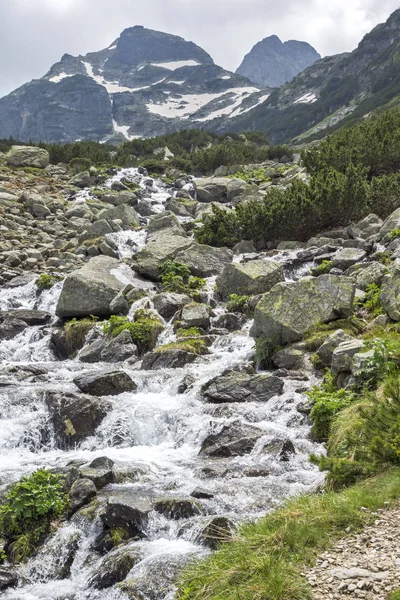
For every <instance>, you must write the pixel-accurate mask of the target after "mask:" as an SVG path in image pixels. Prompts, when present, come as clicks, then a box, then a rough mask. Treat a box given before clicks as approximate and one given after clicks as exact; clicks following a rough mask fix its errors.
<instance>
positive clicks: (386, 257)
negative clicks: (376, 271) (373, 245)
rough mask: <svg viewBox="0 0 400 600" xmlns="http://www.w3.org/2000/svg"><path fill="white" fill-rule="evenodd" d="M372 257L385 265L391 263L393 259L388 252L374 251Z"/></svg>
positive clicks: (388, 265)
mask: <svg viewBox="0 0 400 600" xmlns="http://www.w3.org/2000/svg"><path fill="white" fill-rule="evenodd" d="M373 258H374V259H375V260H377V261H378V262H380V263H382V264H383V265H385V266H387V267H390V265H391V264H393V259H392V257H391V256H390V254H389V252H375V254H374V255H373Z"/></svg>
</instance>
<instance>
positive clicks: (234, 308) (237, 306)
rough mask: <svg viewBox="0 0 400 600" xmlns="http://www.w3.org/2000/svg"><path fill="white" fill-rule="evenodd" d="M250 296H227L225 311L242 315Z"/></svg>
mask: <svg viewBox="0 0 400 600" xmlns="http://www.w3.org/2000/svg"><path fill="white" fill-rule="evenodd" d="M249 297H250V296H239V295H238V294H231V295H230V296H229V300H228V303H227V305H226V309H227V311H228V312H234V313H235V312H238V313H244V312H246V311H247V302H248V299H249Z"/></svg>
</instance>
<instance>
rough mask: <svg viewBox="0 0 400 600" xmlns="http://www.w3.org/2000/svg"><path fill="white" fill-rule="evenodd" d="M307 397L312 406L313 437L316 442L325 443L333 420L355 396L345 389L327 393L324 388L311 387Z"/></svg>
mask: <svg viewBox="0 0 400 600" xmlns="http://www.w3.org/2000/svg"><path fill="white" fill-rule="evenodd" d="M328 389H329V388H328ZM307 395H308V397H309V399H310V401H311V402H312V403H313V405H314V406H313V408H312V411H311V415H310V417H311V420H312V422H313V427H312V432H313V435H314V437H315V439H317V440H318V441H326V440H327V439H328V437H329V433H330V429H331V424H332V421H333V418H334V417H335V416H336V415H337V414H338V413H339V412H340V411H341V410H343V409H344V408H346V407H347V406H349V405H350V404H351V403H353V402H354V401H355V400H356V396H355V394H354V393H353V392H349V391H347V390H345V389H341V390H336V391H327V389H326V388H324V387H321V388H318V387H313V388H312V389H311V390H310V391H309V392H308V393H307Z"/></svg>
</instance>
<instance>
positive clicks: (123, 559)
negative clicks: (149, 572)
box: [90, 545, 143, 590]
mask: <svg viewBox="0 0 400 600" xmlns="http://www.w3.org/2000/svg"><path fill="white" fill-rule="evenodd" d="M142 559H143V552H142V551H141V550H140V548H132V547H129V546H127V545H125V546H122V547H119V548H116V549H115V550H112V551H111V552H109V553H108V554H107V556H105V557H104V558H103V560H102V561H101V563H100V565H99V567H98V569H97V572H96V574H95V575H94V576H93V578H92V579H91V581H90V584H91V585H92V586H93V587H94V588H96V589H98V590H104V589H106V588H109V587H111V586H113V585H114V584H116V583H119V582H120V581H123V580H124V579H125V577H126V576H127V575H128V573H129V571H130V570H131V569H132V567H134V566H135V565H136V564H137V563H138V562H140V561H141V560H142Z"/></svg>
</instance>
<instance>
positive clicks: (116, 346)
mask: <svg viewBox="0 0 400 600" xmlns="http://www.w3.org/2000/svg"><path fill="white" fill-rule="evenodd" d="M137 355H138V349H137V347H136V345H135V344H134V343H133V341H132V336H131V334H130V333H129V331H127V330H124V331H121V333H120V334H119V335H118V336H117V337H116V338H111V339H109V338H106V337H102V338H100V339H98V340H95V341H94V342H92V343H91V344H88V345H87V346H85V347H84V348H83V350H82V352H80V354H79V360H80V361H82V362H86V363H96V362H99V361H103V362H107V363H117V362H122V361H124V360H132V359H133V358H134V357H136V356H137Z"/></svg>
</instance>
